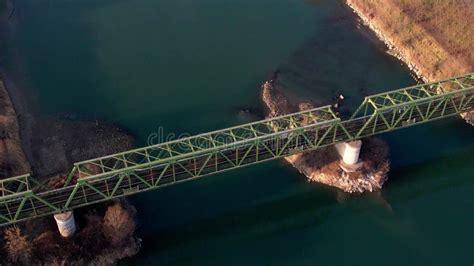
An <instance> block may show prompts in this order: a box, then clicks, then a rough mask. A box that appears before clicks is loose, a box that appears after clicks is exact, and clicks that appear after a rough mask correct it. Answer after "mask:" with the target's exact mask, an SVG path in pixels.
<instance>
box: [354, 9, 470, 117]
mask: <svg viewBox="0 0 474 266" xmlns="http://www.w3.org/2000/svg"><path fill="white" fill-rule="evenodd" d="M346 3H347V5H348V6H349V7H350V8H351V9H352V11H353V12H354V13H355V14H356V15H357V16H358V17H359V18H360V20H361V21H362V23H363V24H364V25H366V26H367V27H368V28H370V29H371V30H372V31H373V32H374V33H375V34H376V36H377V37H378V38H379V39H380V40H381V41H382V42H384V43H385V44H386V46H387V49H388V50H387V53H388V54H390V55H392V56H394V57H395V58H397V59H398V60H400V61H401V62H403V63H404V64H405V65H407V66H408V68H409V69H410V70H411V71H412V73H413V74H414V75H415V76H416V77H417V78H418V79H420V80H423V81H425V82H433V81H436V80H441V79H445V78H449V77H451V76H456V75H461V74H465V73H469V72H473V71H474V45H473V42H472V39H471V40H468V41H467V42H468V43H470V44H468V45H467V47H459V45H456V42H454V40H453V39H454V38H459V37H460V36H471V38H472V36H473V35H474V27H473V26H472V23H469V21H470V19H469V18H471V19H474V6H473V5H468V4H467V3H464V2H462V1H459V2H450V3H445V5H446V7H444V9H441V8H440V10H435V8H434V7H433V8H432V9H433V10H435V11H432V12H438V13H440V12H443V11H445V12H446V11H449V9H452V10H455V11H463V12H466V14H467V15H466V16H465V17H463V16H461V15H460V14H456V17H453V18H449V20H450V21H447V22H446V23H445V24H449V23H452V24H453V25H454V26H452V27H451V28H449V29H448V28H446V29H441V27H440V26H438V25H433V24H434V23H433V22H430V18H429V15H430V14H428V15H426V16H428V17H426V18H413V17H411V16H410V13H409V10H411V9H414V8H416V7H417V5H418V6H420V8H423V7H424V6H423V5H424V4H425V3H423V2H420V1H414V2H413V3H411V4H408V3H401V2H396V1H393V0H388V1H384V2H383V3H382V2H380V1H367V0H346ZM382 6H383V8H382ZM382 9H383V10H382ZM387 10H388V11H387ZM384 11H385V12H384ZM425 11H426V10H425ZM431 15H432V17H435V16H434V14H431ZM445 15H447V14H445ZM452 15H453V14H452ZM398 21H405V22H403V23H402V22H398ZM471 21H472V20H471ZM397 23H399V25H397ZM430 23H431V24H430ZM403 26H405V28H402V27H403ZM407 26H409V27H410V29H408V28H406V27H407ZM448 26H449V25H448ZM448 26H446V27H448ZM448 30H449V34H450V35H448V33H447V32H448ZM401 31H410V32H411V35H412V36H402V34H401ZM415 35H418V36H415ZM446 43H449V44H446ZM453 43H454V44H453ZM469 45H470V46H469ZM461 117H462V118H463V119H464V120H466V122H467V123H469V124H471V125H474V111H472V112H470V113H463V114H461Z"/></svg>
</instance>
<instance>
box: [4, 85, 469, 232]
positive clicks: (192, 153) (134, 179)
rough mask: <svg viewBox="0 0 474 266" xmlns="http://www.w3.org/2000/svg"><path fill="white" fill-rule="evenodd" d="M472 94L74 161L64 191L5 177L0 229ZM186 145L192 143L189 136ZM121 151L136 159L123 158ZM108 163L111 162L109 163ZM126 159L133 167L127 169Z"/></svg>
mask: <svg viewBox="0 0 474 266" xmlns="http://www.w3.org/2000/svg"><path fill="white" fill-rule="evenodd" d="M463 84H465V83H463ZM473 94H474V87H473V86H471V87H460V88H459V89H457V90H451V91H449V92H442V93H441V94H439V95H433V96H430V97H420V98H418V99H414V100H412V101H409V102H399V103H396V104H392V105H390V106H385V107H378V108H377V109H376V110H374V111H373V112H372V113H371V114H367V115H365V116H358V117H355V118H353V119H349V120H341V119H339V118H337V117H336V116H335V115H334V113H333V112H332V111H331V109H330V107H328V106H325V107H321V108H316V109H312V110H308V111H304V112H299V113H296V114H290V115H287V116H282V117H275V118H271V119H267V120H263V121H259V122H255V123H250V124H246V125H242V126H238V127H233V128H229V129H224V130H220V131H213V132H211V133H207V134H200V135H198V136H195V138H196V137H198V138H202V137H204V136H210V137H209V138H208V137H205V139H207V140H208V141H209V142H212V141H216V142H214V144H215V145H214V144H213V143H209V142H208V143H207V144H209V146H197V147H195V149H194V150H193V149H191V147H193V146H188V147H190V150H188V151H189V152H188V153H184V152H181V153H179V154H174V153H173V152H172V151H171V154H170V156H168V157H159V156H153V155H152V156H153V157H149V158H148V159H146V158H145V159H143V157H141V158H142V159H140V160H139V161H137V160H136V158H137V157H133V156H138V158H140V156H143V155H144V154H145V155H147V153H148V155H150V153H149V150H150V149H153V148H154V147H155V146H152V147H146V148H142V149H136V150H133V151H131V152H126V153H121V154H118V155H117V154H115V155H111V156H106V157H101V158H98V159H94V160H89V161H86V162H82V163H79V164H77V166H83V167H89V168H88V169H87V171H84V170H83V169H79V170H76V172H75V174H74V176H75V177H76V179H75V180H74V182H71V183H70V184H69V185H67V186H64V187H61V188H46V189H45V188H42V189H39V188H38V186H35V187H33V188H32V184H31V183H32V182H31V180H33V179H30V178H29V177H28V176H20V177H15V178H11V179H7V180H4V181H2V182H1V183H0V188H2V190H1V191H3V193H4V195H5V196H3V197H0V225H6V224H10V223H15V222H18V221H21V220H25V219H29V218H32V217H39V216H43V215H48V214H53V213H57V212H61V211H66V210H71V209H75V208H78V207H82V206H87V205H91V204H95V203H98V202H102V201H107V200H110V199H113V198H117V197H122V196H126V195H132V194H136V193H139V192H144V191H149V190H153V189H157V188H160V187H165V186H168V185H172V184H177V183H180V182H184V181H188V180H193V179H195V178H199V177H203V176H207V175H211V174H215V173H220V172H224V171H229V170H232V169H236V168H240V167H244V166H249V165H253V164H256V163H260V162H264V161H268V160H272V159H276V158H281V157H284V156H288V155H292V154H297V153H300V152H304V151H310V150H315V149H318V148H321V147H324V146H327V145H331V144H335V143H338V142H343V141H350V140H354V139H360V138H363V137H367V136H371V135H374V134H379V133H383V132H387V131H391V130H395V129H399V128H405V127H409V126H414V125H418V124H421V123H425V122H428V121H433V120H436V119H440V118H444V117H447V116H451V115H455V114H458V113H462V112H466V111H470V110H473V109H474V102H473ZM366 99H367V98H366ZM276 122H278V123H276ZM236 130H244V132H247V131H248V132H249V133H251V134H249V135H247V137H238V136H237V131H236ZM221 132H225V133H226V134H227V136H229V141H228V142H224V141H219V140H217V139H215V136H218V135H219V134H220V133H221ZM231 132H232V133H231ZM239 136H241V135H239ZM234 137H235V138H234ZM211 140H212V141H211ZM180 141H183V140H176V141H174V142H173V143H181V142H180ZM184 141H185V143H188V144H189V141H190V138H187V139H185V140H184ZM191 143H193V142H192V141H191ZM160 145H163V144H160ZM167 145H170V144H169V143H168V144H167ZM191 145H193V144H191ZM160 147H163V146H160ZM169 147H170V146H169ZM196 148H199V149H196ZM125 154H134V155H130V156H131V157H127V156H125ZM136 154H138V155H136ZM132 157H133V160H132V159H131V158H132ZM108 159H111V160H110V161H106V160H108ZM114 160H115V161H114ZM127 160H128V161H130V162H131V163H130V164H128V161H127ZM116 161H121V163H122V165H119V166H120V167H115V168H114V167H111V166H110V164H109V163H113V162H116ZM91 162H94V163H95V164H96V167H97V169H98V170H100V171H98V172H96V170H97V169H95V170H94V169H93V168H90V166H87V164H89V163H91ZM106 162H107V163H106ZM99 163H100V164H99ZM101 164H102V165H101ZM124 166H125V167H124ZM106 167H107V168H106ZM81 173H85V174H84V175H81Z"/></svg>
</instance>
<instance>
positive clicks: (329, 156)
mask: <svg viewBox="0 0 474 266" xmlns="http://www.w3.org/2000/svg"><path fill="white" fill-rule="evenodd" d="M277 87H278V85H276V84H275V81H267V82H265V83H264V84H263V85H262V96H261V99H262V101H263V104H264V105H265V106H266V107H267V110H268V115H267V116H268V117H274V116H279V115H284V114H288V113H291V112H297V111H303V110H307V109H310V108H313V107H314V105H313V104H312V103H310V102H301V103H298V104H297V105H293V104H291V103H290V102H289V100H288V99H287V97H286V96H285V95H284V94H283V93H282V91H281V90H280V89H278V88H277ZM363 143H364V144H363V145H362V149H361V153H360V161H361V167H360V168H359V169H358V170H357V171H355V172H351V173H346V172H345V171H344V170H343V169H342V168H341V158H340V155H339V153H338V151H337V149H336V147H335V145H330V146H326V147H323V148H321V149H318V150H315V151H308V152H303V153H299V154H294V155H291V156H287V157H285V160H286V161H287V162H288V163H290V164H291V165H292V166H293V167H295V168H296V169H297V170H298V171H299V172H300V173H302V174H304V175H305V176H306V177H307V179H308V181H311V182H318V183H322V184H326V185H329V186H332V187H336V188H339V189H341V190H343V191H344V192H348V193H362V192H365V191H369V192H372V191H377V190H380V189H381V188H382V186H383V184H384V183H385V181H386V180H387V173H388V171H389V170H390V160H389V152H388V145H387V144H386V143H385V142H383V141H382V140H380V139H377V138H368V139H364V141H363Z"/></svg>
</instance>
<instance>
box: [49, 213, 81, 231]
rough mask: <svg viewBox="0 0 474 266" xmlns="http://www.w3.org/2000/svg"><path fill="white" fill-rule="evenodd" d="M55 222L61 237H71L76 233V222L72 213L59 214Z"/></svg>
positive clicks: (55, 216)
mask: <svg viewBox="0 0 474 266" xmlns="http://www.w3.org/2000/svg"><path fill="white" fill-rule="evenodd" d="M54 220H56V224H57V225H58V229H59V233H60V234H61V236H63V237H70V236H72V235H74V233H75V232H76V220H75V219H74V213H73V212H72V211H68V212H62V213H57V214H55V215H54Z"/></svg>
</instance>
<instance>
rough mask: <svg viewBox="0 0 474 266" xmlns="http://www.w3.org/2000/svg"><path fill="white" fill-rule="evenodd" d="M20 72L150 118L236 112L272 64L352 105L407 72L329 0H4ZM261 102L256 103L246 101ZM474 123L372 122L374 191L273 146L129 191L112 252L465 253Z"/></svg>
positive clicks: (216, 259) (252, 256) (45, 98)
mask: <svg viewBox="0 0 474 266" xmlns="http://www.w3.org/2000/svg"><path fill="white" fill-rule="evenodd" d="M15 2H16V3H15V5H16V10H15V12H16V13H15V15H16V21H17V23H16V24H17V25H16V39H15V40H14V44H15V46H16V48H17V51H18V54H20V55H21V56H20V57H21V65H22V69H21V76H22V78H23V79H24V80H25V83H26V84H28V85H29V86H27V87H28V90H29V93H30V94H31V95H34V97H35V98H37V99H38V101H37V102H38V103H37V105H38V106H39V108H40V110H41V112H43V113H45V114H55V113H71V114H75V115H77V116H79V117H81V118H84V119H105V120H110V121H113V122H115V123H117V124H118V125H120V126H122V127H125V128H127V129H128V130H129V131H130V132H132V133H133V134H134V135H135V136H136V138H137V145H139V146H142V145H146V144H147V139H148V136H150V134H154V133H158V132H160V128H163V130H164V134H171V133H178V134H179V133H189V134H194V133H199V132H204V131H208V130H214V129H219V128H222V127H227V126H231V125H236V124H238V123H243V122H247V121H249V120H252V119H256V117H254V116H252V115H247V114H245V113H242V112H239V110H241V109H251V110H255V109H257V110H258V109H259V108H262V105H261V103H260V99H259V95H260V89H259V86H260V84H261V82H262V81H264V80H265V79H266V78H268V76H269V73H271V72H272V71H274V70H276V69H279V70H280V78H281V81H282V83H284V84H285V85H286V88H287V93H288V94H291V95H293V96H295V97H300V98H306V99H310V100H314V101H328V99H330V98H331V97H334V96H336V95H338V93H339V92H342V93H343V94H344V95H345V96H346V97H347V99H348V102H349V106H354V105H356V104H357V103H359V102H360V101H361V99H362V98H363V96H364V95H367V94H370V93H374V92H379V91H384V90H388V89H394V88H399V87H403V86H407V85H411V84H414V83H415V80H413V78H412V77H411V75H410V73H409V71H408V70H407V69H406V68H405V67H404V66H402V65H401V64H400V63H399V62H398V61H396V60H394V59H393V58H391V57H390V56H389V55H387V54H386V53H385V52H384V49H383V47H382V46H381V44H380V43H379V42H378V41H377V40H375V39H374V37H373V36H372V34H370V33H368V32H367V30H366V29H364V28H363V27H360V26H359V25H358V22H357V20H356V18H355V17H354V15H353V14H352V13H351V11H350V10H349V9H348V8H347V7H346V6H345V4H344V3H343V2H342V1H333V0H314V1H304V0H272V1H268V0H239V1H236V0H200V1H188V0H110V1H109V0H17V1H15ZM257 113H258V112H257ZM473 133H474V128H472V127H470V126H468V125H467V124H466V123H463V122H462V121H461V120H460V119H457V118H453V119H449V120H445V121H440V122H436V123H432V124H428V125H424V126H420V127H415V128H410V129H405V130H402V131H397V132H393V133H390V134H385V135H383V136H382V138H383V139H385V140H386V141H387V142H388V143H389V145H390V147H391V157H392V170H391V172H390V176H389V181H388V182H387V183H386V185H385V187H384V189H383V191H382V192H380V193H366V194H364V195H345V194H343V193H341V192H338V191H337V190H336V189H333V188H329V187H326V186H323V185H320V184H315V183H308V182H306V180H305V178H304V177H303V176H302V175H300V174H299V173H298V172H297V171H296V170H295V169H293V168H292V167H290V166H289V165H287V164H286V163H284V162H282V161H275V162H270V163H266V164H262V165H259V166H255V167H250V168H246V169H242V170H238V171H233V172H229V173H225V174H221V175H216V176H211V177H206V178H203V179H201V180H197V181H193V182H188V183H184V184H181V185H178V186H173V187H169V188H165V189H161V190H158V191H155V192H151V193H145V194H140V195H136V196H133V197H131V198H130V201H131V202H132V203H133V204H134V205H135V206H136V208H137V210H138V223H139V233H140V235H141V237H142V238H143V247H142V250H141V251H140V253H139V254H138V255H137V256H135V257H133V258H130V259H127V260H125V261H123V262H121V263H122V264H124V265H134V264H145V265H155V264H156V265H472V263H474V244H473V239H474V227H473V224H474V196H473V195H474V174H473V173H474V163H473V161H472V160H473V156H472V155H473V153H474V141H473V138H472V137H473Z"/></svg>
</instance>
